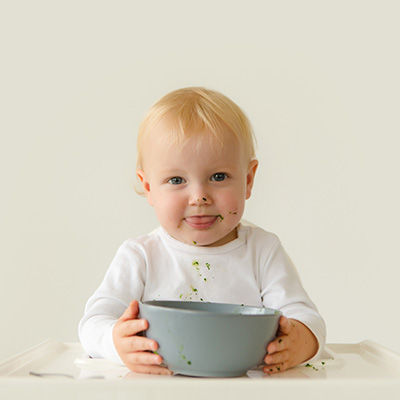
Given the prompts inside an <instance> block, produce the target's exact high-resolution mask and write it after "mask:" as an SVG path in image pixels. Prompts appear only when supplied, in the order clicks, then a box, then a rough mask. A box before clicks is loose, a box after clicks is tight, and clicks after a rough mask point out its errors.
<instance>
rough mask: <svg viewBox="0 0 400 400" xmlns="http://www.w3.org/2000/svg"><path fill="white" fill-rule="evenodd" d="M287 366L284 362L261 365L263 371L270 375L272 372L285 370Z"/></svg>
mask: <svg viewBox="0 0 400 400" xmlns="http://www.w3.org/2000/svg"><path fill="white" fill-rule="evenodd" d="M287 369H288V367H287V366H286V364H285V363H280V364H271V365H266V366H265V367H263V372H264V373H266V374H268V375H272V374H277V373H279V372H283V371H286V370H287Z"/></svg>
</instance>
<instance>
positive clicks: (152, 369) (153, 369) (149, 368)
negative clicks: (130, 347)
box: [127, 365, 172, 377]
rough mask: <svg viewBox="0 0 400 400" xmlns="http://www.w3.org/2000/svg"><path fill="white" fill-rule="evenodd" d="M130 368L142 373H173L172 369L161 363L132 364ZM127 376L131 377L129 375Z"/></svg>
mask: <svg viewBox="0 0 400 400" xmlns="http://www.w3.org/2000/svg"><path fill="white" fill-rule="evenodd" d="M128 367H129V365H128ZM129 368H130V367H129ZM130 369H131V370H132V371H133V372H137V373H140V374H156V375H172V371H170V370H169V369H168V368H165V367H160V366H159V365H132V368H130ZM127 376H128V377H129V375H127Z"/></svg>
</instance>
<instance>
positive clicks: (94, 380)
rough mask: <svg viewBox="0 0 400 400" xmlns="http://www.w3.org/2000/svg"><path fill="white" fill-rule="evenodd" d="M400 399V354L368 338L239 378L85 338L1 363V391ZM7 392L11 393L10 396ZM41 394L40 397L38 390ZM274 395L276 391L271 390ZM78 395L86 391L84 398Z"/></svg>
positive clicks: (20, 395)
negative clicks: (151, 363)
mask: <svg viewBox="0 0 400 400" xmlns="http://www.w3.org/2000/svg"><path fill="white" fill-rule="evenodd" d="M314 395H315V396H317V395H318V396H319V397H320V396H321V395H323V398H324V400H325V399H336V398H354V396H357V398H363V399H376V398H382V399H396V400H398V399H400V354H398V353H395V352H393V351H391V350H389V349H387V348H385V347H383V346H381V345H379V344H377V343H374V342H372V341H369V340H365V341H363V342H361V343H357V344H328V345H327V346H326V349H325V351H324V354H323V355H322V358H321V359H319V360H316V361H313V362H310V363H305V364H302V365H300V366H298V367H296V368H292V369H290V370H288V371H285V372H282V373H279V374H276V375H270V376H268V375H265V374H264V373H263V372H262V371H261V368H256V369H252V370H250V371H248V373H247V375H245V376H243V377H240V378H191V377H185V376H179V375H174V376H153V375H144V374H135V373H133V372H131V371H129V370H128V369H127V368H126V367H123V366H120V365H117V364H114V363H112V362H109V361H106V360H102V359H90V358H89V357H87V356H86V355H85V354H84V352H83V350H82V347H81V346H80V344H78V343H61V342H58V341H55V340H47V341H45V342H43V343H41V344H39V345H37V346H35V347H33V348H31V349H28V350H26V351H25V352H22V353H20V354H18V355H16V356H14V357H11V358H10V359H8V360H5V361H3V362H0V398H2V399H6V398H12V399H25V398H29V399H35V398H36V397H37V398H44V397H43V396H46V398H53V397H48V396H54V398H57V399H60V400H62V399H69V398H71V397H73V398H75V397H79V396H82V398H85V399H90V398H105V399H108V398H118V399H124V398H129V399H132V398H136V396H138V398H146V399H147V398H149V399H157V398H160V399H174V400H177V399H181V398H182V399H185V400H189V399H190V400H193V399H203V398H204V397H207V398H208V399H213V398H215V399H217V398H218V399H221V398H223V397H227V396H228V397H229V400H232V399H243V398H252V397H254V398H260V399H261V398H263V397H265V398H268V399H272V398H273V399H274V400H276V399H281V398H282V399H288V398H289V397H288V396H296V397H297V398H299V399H303V398H304V399H310V398H311V396H314ZM7 396H8V397H7ZM35 396H36V397H35ZM271 396H273V397H271ZM79 398H80V397H79Z"/></svg>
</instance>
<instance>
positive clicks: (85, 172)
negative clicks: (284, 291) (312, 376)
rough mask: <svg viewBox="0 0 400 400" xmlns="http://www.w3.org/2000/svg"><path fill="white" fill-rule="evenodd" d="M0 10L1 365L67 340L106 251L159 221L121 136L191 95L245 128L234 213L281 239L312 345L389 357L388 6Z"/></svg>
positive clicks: (49, 4) (22, 6)
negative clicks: (161, 102) (188, 89)
mask: <svg viewBox="0 0 400 400" xmlns="http://www.w3.org/2000/svg"><path fill="white" fill-rule="evenodd" d="M0 4H1V5H0V41H1V51H0V57H1V63H0V69H1V74H0V110H1V118H0V133H1V139H0V140H1V142H0V163H1V165H0V174H1V196H0V246H1V251H0V268H1V280H0V295H1V301H0V315H1V317H0V332H1V343H0V359H3V358H5V357H8V356H11V355H12V354H14V353H16V352H19V351H21V350H23V349H25V348H27V347H29V346H31V345H34V344H36V343H38V342H40V341H42V340H44V339H46V338H55V339H59V340H62V341H76V340H77V324H78V321H79V319H80V317H81V315H82V312H83V308H84V304H85V302H86V300H87V298H88V297H89V296H90V295H91V293H92V292H93V290H94V289H95V288H96V287H97V285H98V284H99V283H100V281H101V279H102V277H103V276H104V273H105V271H106V269H107V267H108V265H109V263H110V261H111V259H112V257H113V256H114V254H115V251H116V249H117V247H118V246H119V245H120V244H121V243H122V241H123V240H124V239H125V238H127V237H129V236H135V235H139V234H141V233H145V232H147V231H149V230H150V229H152V228H154V227H155V226H156V225H157V221H156V219H155V217H154V215H153V212H152V209H151V208H150V207H149V206H148V205H147V203H146V201H145V199H143V198H141V197H139V196H138V195H136V193H135V191H134V184H135V176H134V166H135V137H136V130H137V127H138V124H139V122H140V120H141V118H142V116H143V114H144V112H145V110H146V109H147V108H148V107H149V106H150V105H151V104H152V103H153V102H154V101H155V100H156V99H157V98H158V97H160V96H161V95H163V94H165V93H166V92H168V91H170V90H173V89H176V88H179V87H182V86H189V85H204V86H207V87H210V88H213V89H217V90H219V91H222V92H223V93H225V94H226V95H228V96H230V97H231V98H232V99H233V100H235V101H236V102H237V103H238V104H239V105H240V106H242V107H243V108H244V109H245V110H246V112H247V114H248V115H249V117H250V119H251V120H252V122H253V125H254V128H255V131H256V135H257V137H258V158H259V160H260V168H259V171H258V176H257V180H256V187H255V191H254V193H253V197H252V198H251V199H250V200H249V202H248V204H247V211H246V215H245V216H246V218H247V219H249V220H250V221H252V222H254V223H257V224H259V225H261V226H262V227H264V228H265V229H267V230H270V231H272V232H275V233H277V234H278V235H279V236H280V238H281V240H282V242H283V244H284V246H285V248H286V249H287V251H288V253H289V254H290V255H291V257H292V259H293V260H294V262H295V264H296V265H297V268H298V270H299V272H300V274H301V276H302V279H303V283H304V285H305V286H306V288H307V289H308V291H309V293H310V295H311V297H312V298H313V299H314V300H315V302H316V303H317V305H318V307H319V309H320V311H321V313H322V314H323V315H324V317H325V319H326V322H327V326H328V341H329V342H331V343H332V342H358V341H361V340H363V339H372V340H375V341H377V342H379V343H381V344H383V345H385V346H388V347H390V348H392V349H394V350H396V351H400V344H399V340H398V338H399V336H400V323H399V319H398V305H399V300H400V295H399V291H398V287H399V283H398V282H399V278H400V272H399V270H400V268H399V267H400V263H399V251H398V240H399V225H400V224H399V223H400V213H399V204H400V189H399V171H400V158H399V155H398V153H399V145H400V139H399V133H400V132H399V128H400V123H399V106H400V100H399V93H400V78H399V75H400V74H399V71H400V56H399V37H400V25H399V23H398V21H399V12H400V5H399V3H398V2H397V1H382V0H380V1H352V0H347V1H329V2H328V1H266V0H252V1H244V0H243V1H233V0H219V1H215V0H203V1H187V0H186V1H185V0H182V1H171V0H169V1H162V0H160V1H154V0H153V1H133V0H131V1H99V0H96V1H85V0H83V1H82V0H80V1H43V0H36V1H8V2H7V1H2V2H1V3H0Z"/></svg>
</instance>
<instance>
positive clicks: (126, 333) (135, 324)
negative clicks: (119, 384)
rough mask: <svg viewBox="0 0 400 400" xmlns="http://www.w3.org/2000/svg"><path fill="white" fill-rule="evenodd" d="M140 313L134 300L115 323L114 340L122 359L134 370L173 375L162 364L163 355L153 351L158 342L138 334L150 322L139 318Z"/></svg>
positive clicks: (156, 347)
mask: <svg viewBox="0 0 400 400" xmlns="http://www.w3.org/2000/svg"><path fill="white" fill-rule="evenodd" d="M138 315H139V304H138V302H137V301H136V300H134V301H132V302H131V304H130V305H129V307H128V308H127V309H126V310H125V312H124V313H123V314H122V316H121V317H120V318H119V319H118V321H117V322H116V324H115V325H114V329H113V340H114V345H115V348H116V349H117V352H118V354H119V356H120V357H121V360H122V361H123V362H124V364H125V365H126V366H127V367H128V368H129V369H131V370H132V371H134V372H141V373H148V374H163V375H171V374H172V372H171V371H170V370H169V369H168V368H164V367H161V366H160V364H161V363H162V362H163V359H162V357H161V356H160V355H158V354H154V353H153V351H156V350H157V349H158V343H157V342H156V341H155V340H152V339H149V338H146V337H144V336H138V333H140V332H142V331H144V330H146V329H147V328H148V327H149V323H148V322H147V321H146V320H145V319H138Z"/></svg>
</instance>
